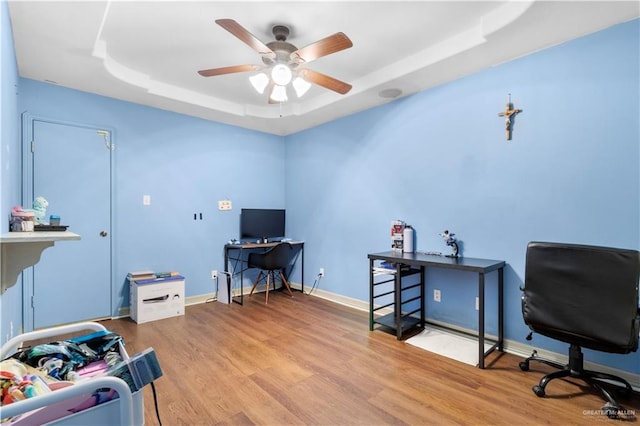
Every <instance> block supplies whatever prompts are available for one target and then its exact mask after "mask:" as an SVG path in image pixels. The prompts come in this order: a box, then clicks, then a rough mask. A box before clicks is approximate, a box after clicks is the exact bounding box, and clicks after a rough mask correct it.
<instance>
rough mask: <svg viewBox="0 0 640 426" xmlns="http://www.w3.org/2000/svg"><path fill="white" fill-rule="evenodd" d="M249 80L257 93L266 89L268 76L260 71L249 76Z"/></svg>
mask: <svg viewBox="0 0 640 426" xmlns="http://www.w3.org/2000/svg"><path fill="white" fill-rule="evenodd" d="M249 81H250V82H251V85H252V86H253V88H254V89H256V91H257V92H258V93H264V89H266V88H267V85H268V84H269V77H267V75H266V74H265V73H263V72H261V73H259V74H256V75H252V76H251V77H249Z"/></svg>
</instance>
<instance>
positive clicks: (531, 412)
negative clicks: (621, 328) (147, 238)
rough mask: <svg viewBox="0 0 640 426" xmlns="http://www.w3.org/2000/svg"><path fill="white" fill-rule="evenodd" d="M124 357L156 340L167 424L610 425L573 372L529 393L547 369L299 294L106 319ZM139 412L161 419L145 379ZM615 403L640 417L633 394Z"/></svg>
mask: <svg viewBox="0 0 640 426" xmlns="http://www.w3.org/2000/svg"><path fill="white" fill-rule="evenodd" d="M103 323H104V325H105V326H106V327H107V328H109V329H111V330H113V331H115V332H118V333H120V334H121V335H122V336H123V337H124V338H125V341H126V344H127V351H128V352H129V353H130V354H133V353H136V352H139V351H142V350H144V349H145V348H147V347H149V346H152V347H153V348H155V350H156V352H157V355H158V358H159V361H160V365H161V366H162V369H163V372H164V376H163V377H162V378H160V379H158V380H157V381H156V389H157V394H158V402H159V409H160V417H161V419H162V423H163V425H165V426H166V425H181V424H184V425H303V424H307V425H404V424H406V425H540V424H548V425H571V424H574V425H584V424H602V423H616V422H619V421H616V420H611V419H609V418H607V417H606V416H604V415H602V414H598V413H597V412H595V410H599V409H600V408H601V407H602V406H603V405H604V401H603V400H602V399H601V398H600V397H599V396H598V395H596V394H595V393H591V391H590V389H589V388H588V387H586V386H585V385H583V384H582V382H581V381H579V380H575V381H574V383H578V384H580V386H576V385H574V384H572V383H570V382H569V381H563V380H554V381H553V382H552V383H551V384H550V385H548V387H547V396H546V397H545V398H538V397H537V396H535V395H534V394H533V392H532V391H531V387H532V386H533V385H534V384H537V382H538V380H539V379H540V377H541V376H542V375H543V374H544V373H545V372H550V371H552V369H551V368H550V367H548V366H544V365H542V364H535V363H532V364H531V371H528V372H523V371H521V370H520V368H519V367H518V362H519V361H520V358H518V357H516V356H513V355H509V354H500V353H498V354H495V355H494V354H492V355H491V356H490V358H489V360H488V368H487V369H486V370H480V369H477V368H474V367H472V366H469V365H466V364H463V363H459V362H457V361H454V360H451V359H448V358H444V357H441V356H439V355H436V354H433V353H430V352H427V351H424V350H422V349H419V348H416V347H413V346H411V345H408V344H406V343H404V342H399V341H397V340H396V339H395V336H393V335H391V334H388V333H385V332H382V331H373V332H370V331H369V324H368V314H367V313H366V312H361V311H358V310H354V309H351V308H348V307H345V306H342V305H339V304H335V303H332V302H329V301H326V300H323V299H320V298H317V297H314V296H307V295H303V294H302V293H299V292H295V293H294V297H293V298H290V297H288V296H287V295H286V294H284V293H274V294H272V295H270V297H269V304H268V305H265V304H264V295H263V294H256V295H254V296H252V297H247V298H245V304H244V306H240V305H237V304H232V305H225V304H221V303H217V302H212V303H206V304H201V305H196V306H190V307H187V308H186V314H185V316H183V317H176V318H169V319H164V320H160V321H154V322H150V323H146V324H135V323H134V322H133V321H131V320H130V319H128V318H127V319H119V320H111V321H105V322H103ZM144 392H145V398H144V399H145V420H146V424H147V425H157V424H158V421H157V419H156V415H155V409H154V404H153V395H152V392H151V388H150V386H147V387H146V388H145V390H144ZM619 402H620V403H621V404H622V405H623V406H624V407H625V408H627V409H628V410H633V411H635V413H637V416H638V417H640V396H639V395H638V394H637V393H634V394H633V395H632V396H631V398H628V399H622V398H621V399H620V400H619Z"/></svg>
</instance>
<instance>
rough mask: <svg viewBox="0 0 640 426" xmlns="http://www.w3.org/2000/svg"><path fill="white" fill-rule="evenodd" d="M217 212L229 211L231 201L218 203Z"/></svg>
mask: <svg viewBox="0 0 640 426" xmlns="http://www.w3.org/2000/svg"><path fill="white" fill-rule="evenodd" d="M218 210H231V200H220V201H218Z"/></svg>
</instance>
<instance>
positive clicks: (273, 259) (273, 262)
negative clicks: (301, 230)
mask: <svg viewBox="0 0 640 426" xmlns="http://www.w3.org/2000/svg"><path fill="white" fill-rule="evenodd" d="M294 255H295V250H294V248H293V246H292V245H291V244H290V243H279V244H278V245H276V246H274V247H272V248H271V249H269V250H267V251H266V252H264V253H249V258H248V259H247V264H248V266H249V268H257V269H260V270H261V271H260V273H259V274H258V276H257V277H256V280H255V282H254V283H253V287H252V288H251V293H249V296H251V295H252V294H253V291H254V290H255V289H256V287H257V286H258V283H259V282H260V280H261V279H262V276H263V274H264V275H266V283H267V291H266V293H267V295H266V297H265V303H269V287H270V285H271V283H272V282H273V289H274V290H275V287H276V280H275V277H276V275H275V273H276V272H277V273H278V275H279V276H280V279H281V280H282V283H283V284H284V286H285V287H286V289H287V291H288V292H289V295H290V296H291V297H293V293H291V287H289V283H288V282H287V279H286V278H285V276H284V270H285V268H286V267H287V266H289V264H290V263H291V261H292V260H293V256H294Z"/></svg>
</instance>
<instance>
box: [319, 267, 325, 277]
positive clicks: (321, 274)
mask: <svg viewBox="0 0 640 426" xmlns="http://www.w3.org/2000/svg"><path fill="white" fill-rule="evenodd" d="M318 275H319V276H321V277H324V268H320V272H319V273H318Z"/></svg>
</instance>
